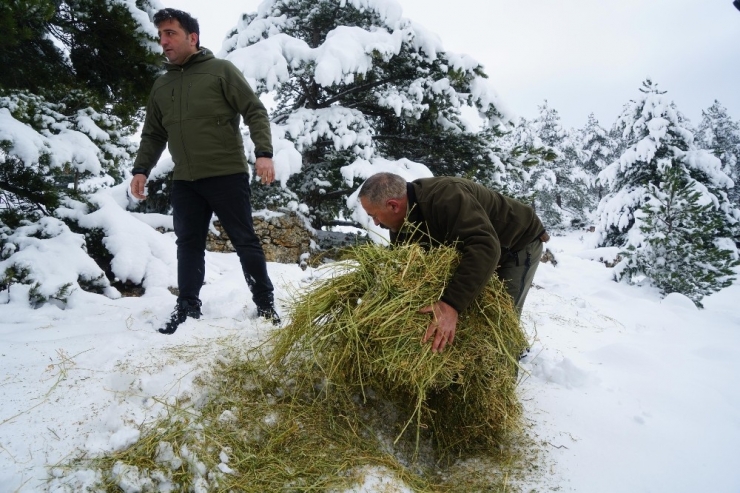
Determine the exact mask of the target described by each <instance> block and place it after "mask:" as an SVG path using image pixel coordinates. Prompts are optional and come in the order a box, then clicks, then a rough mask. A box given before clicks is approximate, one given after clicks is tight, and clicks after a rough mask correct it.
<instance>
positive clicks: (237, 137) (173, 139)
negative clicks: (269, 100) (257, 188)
mask: <svg viewBox="0 0 740 493" xmlns="http://www.w3.org/2000/svg"><path fill="white" fill-rule="evenodd" d="M166 68H167V72H166V73H164V74H163V75H162V76H160V77H159V78H158V79H157V80H156V81H155V82H154V87H153V88H152V91H151V93H150V95H149V101H148V102H147V107H146V119H145V120H144V127H143V129H142V133H141V145H140V146H139V152H138V154H137V156H136V161H135V162H134V174H136V173H144V174H146V175H148V174H149V171H150V170H151V169H152V168H153V167H154V165H155V164H157V161H158V160H159V157H160V156H161V155H162V151H164V148H165V145H167V146H169V151H170V154H171V155H172V160H173V161H174V162H175V170H174V179H175V180H199V179H201V178H208V177H211V176H224V175H231V174H236V173H245V172H247V158H246V156H245V155H244V142H243V141H242V136H241V132H240V131H239V121H240V118H241V117H244V121H245V122H246V124H247V126H248V127H249V134H250V137H251V138H252V142H254V145H255V154H256V155H257V157H260V156H267V157H271V156H272V140H271V135H270V121H269V119H268V117H267V110H266V109H265V107H264V105H263V104H262V103H261V102H260V100H259V98H258V97H257V95H256V94H255V93H254V92H253V91H252V89H251V88H250V87H249V84H247V81H246V79H245V78H244V76H243V75H242V73H241V72H239V70H238V69H237V68H236V67H235V66H234V64H232V63H231V62H229V61H228V60H222V59H219V58H215V57H214V56H213V53H211V52H210V51H209V50H207V49H205V48H201V50H200V51H199V52H197V53H195V54H194V55H193V56H191V57H190V58H189V59H188V60H187V61H186V62H185V63H184V64H183V65H172V64H166Z"/></svg>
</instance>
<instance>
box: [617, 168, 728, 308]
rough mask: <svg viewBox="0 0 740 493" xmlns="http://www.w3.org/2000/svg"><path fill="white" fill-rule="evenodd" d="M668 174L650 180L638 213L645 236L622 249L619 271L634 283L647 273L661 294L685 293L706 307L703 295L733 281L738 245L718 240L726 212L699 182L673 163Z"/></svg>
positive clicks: (637, 223) (618, 272)
mask: <svg viewBox="0 0 740 493" xmlns="http://www.w3.org/2000/svg"><path fill="white" fill-rule="evenodd" d="M665 180H666V181H665V182H663V183H661V184H660V185H659V186H656V185H653V184H651V185H649V187H648V189H649V197H648V198H647V201H646V202H645V204H644V205H643V207H642V208H641V209H640V210H639V211H638V212H637V213H636V214H635V216H636V218H637V219H636V226H635V227H636V228H638V229H639V231H640V233H641V236H642V237H643V239H642V240H641V241H640V243H639V245H640V246H639V247H636V246H635V245H634V243H635V241H633V242H632V243H633V244H631V245H630V247H629V249H628V250H627V251H626V252H623V254H624V256H625V260H624V261H622V262H621V263H620V264H619V265H617V267H616V269H615V272H616V275H617V278H625V279H627V280H628V281H629V282H632V283H635V282H636V281H637V282H639V279H640V278H641V277H642V276H645V277H647V278H649V279H650V281H651V282H652V283H653V284H654V285H655V286H656V287H657V288H658V289H659V290H660V292H661V294H663V295H666V294H669V293H681V294H683V295H685V296H687V297H688V298H690V299H691V300H692V301H693V302H694V303H695V304H696V305H697V306H698V307H702V304H701V300H702V298H703V297H704V296H706V295H709V294H712V293H714V292H716V291H719V290H720V289H722V288H726V287H728V286H730V285H731V284H732V283H733V281H734V280H735V271H734V269H733V268H734V267H736V266H738V265H740V260H737V255H736V253H735V251H734V248H727V245H726V244H725V245H723V244H722V242H720V241H718V240H717V238H716V236H715V235H716V233H717V231H719V230H721V229H722V228H723V225H722V215H721V214H717V212H716V208H715V205H714V204H713V203H712V202H711V201H710V202H708V201H705V200H702V197H703V195H704V194H703V193H702V191H700V190H699V187H698V184H697V183H695V182H686V180H685V177H684V176H683V174H682V172H681V170H680V169H677V168H670V169H668V170H667V172H666V174H665Z"/></svg>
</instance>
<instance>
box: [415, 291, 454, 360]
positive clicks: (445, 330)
mask: <svg viewBox="0 0 740 493" xmlns="http://www.w3.org/2000/svg"><path fill="white" fill-rule="evenodd" d="M419 313H431V314H432V315H433V316H434V319H433V320H432V322H431V323H430V324H429V327H428V328H427V332H426V334H424V338H423V339H422V340H421V342H422V343H424V342H427V341H428V340H429V338H430V337H432V335H433V336H434V340H433V341H432V352H433V353H438V352H439V353H441V352H442V351H443V350H444V348H445V346H447V344H452V341H454V340H455V330H456V329H457V310H455V309H454V308H452V307H451V306H450V305H448V304H447V303H445V302H444V301H442V300H440V301H438V302H436V303H435V304H433V305H429V306H425V307H424V308H422V309H421V310H419Z"/></svg>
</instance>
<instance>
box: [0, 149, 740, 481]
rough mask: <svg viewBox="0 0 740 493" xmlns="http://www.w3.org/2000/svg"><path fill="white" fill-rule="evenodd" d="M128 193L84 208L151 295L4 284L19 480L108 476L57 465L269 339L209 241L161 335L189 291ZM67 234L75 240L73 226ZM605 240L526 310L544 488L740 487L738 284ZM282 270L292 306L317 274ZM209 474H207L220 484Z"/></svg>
mask: <svg viewBox="0 0 740 493" xmlns="http://www.w3.org/2000/svg"><path fill="white" fill-rule="evenodd" d="M407 164H409V163H407ZM355 168H356V169H354V170H353V171H352V172H351V173H350V175H352V176H356V177H364V176H367V175H368V174H370V173H372V172H375V171H376V170H380V169H393V168H392V163H390V162H382V161H377V162H373V163H370V162H367V163H365V165H364V166H362V165H360V164H357V165H356V167H355ZM396 169H397V170H398V169H400V168H398V166H397V167H396ZM403 169H404V173H406V174H407V175H408V176H409V178H412V177H414V176H416V175H417V174H418V175H423V174H424V171H423V170H422V169H416V168H414V167H413V166H411V165H409V166H407V167H405V168H403ZM347 171H348V170H347ZM348 172H349V171H348ZM257 186H258V185H257ZM120 193H121V191H120V190H119V189H116V188H114V189H112V190H108V191H107V192H99V194H97V195H96V196H95V197H96V201H97V204H98V205H99V208H98V209H97V211H96V212H93V213H92V214H89V215H87V216H84V215H81V217H82V218H83V219H86V220H87V221H90V223H91V224H95V225H97V226H98V227H102V228H106V229H107V230H108V231H110V232H111V233H113V234H112V235H111V236H110V245H111V248H113V249H116V251H117V256H118V255H121V256H122V258H127V259H129V260H127V261H126V262H127V263H128V265H125V266H117V267H116V270H117V271H118V272H119V275H120V276H123V275H124V274H126V275H128V276H129V278H132V279H133V278H136V279H139V278H141V277H143V278H144V279H145V282H146V283H147V286H150V287H149V288H148V289H147V291H146V294H144V295H143V296H142V297H140V298H133V297H121V298H118V299H111V298H108V297H104V296H102V295H96V294H91V293H85V292H82V291H80V290H79V289H78V290H76V291H75V292H73V293H72V294H71V295H70V300H69V303H68V304H67V305H66V306H64V305H61V304H51V303H47V304H45V305H42V306H41V307H39V308H37V309H33V308H31V307H30V306H29V305H28V303H27V302H26V300H25V298H24V296H21V295H22V294H23V293H22V288H23V286H19V285H13V286H11V288H10V290H9V291H8V290H5V291H3V292H0V321H1V322H0V340H2V350H0V358H1V359H0V361H2V368H3V377H2V392H3V401H2V402H3V404H2V407H1V408H0V409H1V410H2V411H1V414H0V437H2V438H0V445H1V446H0V489H1V490H3V491H20V492H34V491H44V490H50V491H74V490H75V489H76V488H77V487H79V485H82V484H85V483H86V482H87V483H89V482H90V481H91V480H92V479H94V478H95V477H96V475H95V473H94V472H93V471H79V472H77V473H74V474H73V475H71V476H69V475H67V473H65V472H64V471H63V470H62V469H60V468H59V467H56V466H59V465H60V464H62V463H64V461H66V460H69V459H71V458H73V457H76V456H77V455H79V454H80V453H86V454H91V455H94V454H100V453H107V452H111V451H114V450H120V449H121V448H124V447H126V446H128V445H130V444H131V443H133V442H135V440H136V439H137V438H138V436H139V431H138V430H139V425H140V424H141V423H144V422H150V421H151V420H153V419H155V418H156V417H157V416H161V415H162V414H163V413H164V412H165V411H166V406H167V405H171V404H174V403H175V402H176V401H178V400H189V401H191V402H197V401H199V400H201V399H204V398H207V397H206V396H204V395H201V394H200V391H199V388H198V387H197V385H196V384H195V380H196V378H197V377H198V376H199V375H201V374H202V372H203V371H204V368H206V367H207V364H208V363H209V362H210V361H213V360H214V359H215V358H219V357H220V355H221V354H222V353H223V350H224V348H225V347H227V346H228V345H231V344H246V345H252V344H256V343H257V342H258V341H260V340H261V338H263V337H264V336H265V335H266V334H267V332H268V330H270V327H271V326H269V325H268V324H266V323H264V322H262V321H260V320H259V319H255V318H254V316H255V308H254V306H253V304H252V302H251V301H250V297H249V296H248V291H247V289H246V284H245V282H244V279H243V277H242V274H241V269H240V268H239V262H238V259H237V258H236V256H235V254H218V253H211V252H209V253H207V255H206V264H207V267H206V284H205V286H204V287H203V291H202V299H203V302H204V303H203V317H202V318H201V319H200V320H188V321H187V322H186V323H185V324H184V325H182V326H181V328H180V329H179V330H178V331H177V332H176V333H175V334H174V335H173V336H163V335H161V334H159V333H157V332H156V328H157V327H158V326H159V325H160V324H162V323H163V321H164V320H165V319H166V318H167V316H168V314H169V312H170V310H171V308H172V307H173V306H174V302H175V297H174V296H173V295H172V294H171V293H170V292H169V291H168V290H167V289H166V286H168V285H172V284H173V283H174V279H175V277H174V276H175V262H174V257H175V245H174V239H173V238H172V236H171V234H161V233H158V232H156V231H154V229H153V225H149V224H145V223H144V222H142V221H141V215H132V214H128V213H125V212H124V211H123V209H122V208H121V207H122V206H121V204H120V201H121V199H120V197H115V196H116V194H120ZM117 208H118V209H120V213H119V212H115V210H116V209H117ZM78 213H79V214H82V213H81V212H80V211H78ZM98 213H100V214H98ZM153 222H154V223H155V224H156V223H158V222H159V221H158V220H156V219H154V221H153ZM49 228H50V229H51V225H50V226H49ZM60 228H61V227H60ZM123 232H127V233H128V234H127V235H124V234H123ZM54 233H55V234H56V233H58V234H60V235H65V234H67V235H69V234H71V233H68V232H65V231H63V228H61V229H57V231H54ZM119 233H120V234H121V236H120V237H119V236H117V234H119ZM593 234H594V233H587V232H572V233H568V234H565V235H563V236H556V237H554V238H553V239H552V240H551V242H550V243H549V244H548V245H547V247H548V248H549V249H550V250H551V251H552V252H553V253H554V254H555V257H556V259H557V265H556V266H554V265H553V264H552V263H544V264H541V266H540V268H539V270H538V271H537V275H536V277H535V280H534V284H535V287H534V288H533V289H532V290H531V291H530V295H529V298H528V300H527V303H526V305H525V309H524V315H523V322H524V324H525V327H526V328H527V330H528V332H529V333H530V334H531V336H532V338H533V340H534V342H533V344H532V349H531V352H530V355H529V356H528V357H527V358H526V359H525V360H524V363H523V366H524V369H525V371H526V374H525V377H524V378H523V380H522V382H521V384H520V387H519V392H520V397H521V401H522V403H523V405H524V408H525V418H526V420H527V422H528V423H529V425H530V430H531V432H532V433H534V434H535V435H536V436H537V440H538V442H539V443H542V444H543V447H544V452H545V454H544V460H545V461H546V463H547V464H548V467H547V468H545V469H544V470H543V472H542V474H539V475H533V476H531V477H530V479H529V481H530V483H531V484H529V486H530V487H531V488H533V489H535V490H536V491H545V490H552V489H556V488H557V489H558V491H575V492H594V491H598V492H605V493H609V492H624V491H671V492H690V491H691V492H693V491H708V490H711V491H712V492H717V493H724V492H727V493H730V492H736V491H738V490H740V471H738V469H737V467H736V452H737V443H740V387H738V386H737V385H736V383H737V382H736V381H735V380H736V377H737V375H738V374H739V372H740V349H739V348H740V330H738V328H740V313H739V312H738V311H737V307H736V305H737V299H738V297H739V296H740V285H738V284H735V285H733V286H731V287H730V288H727V289H725V290H723V291H721V292H719V293H716V294H714V295H712V296H708V297H707V298H705V299H704V305H705V307H706V308H705V309H703V310H698V309H696V308H695V307H694V306H693V304H692V303H691V302H690V300H688V299H687V298H685V297H683V296H681V295H676V294H673V295H669V296H668V297H666V298H665V299H662V300H661V298H660V296H659V294H658V293H657V291H655V290H652V289H651V288H648V287H635V286H629V285H626V284H624V283H615V282H613V281H612V269H609V268H607V267H605V266H604V264H603V263H602V260H612V259H613V257H614V253H615V249H614V248H603V249H593V248H590V246H589V245H590V244H591V242H590V241H589V236H591V235H593ZM155 238H158V239H156V240H155ZM75 248H79V247H68V248H66V249H58V250H55V251H53V252H51V256H52V257H53V261H54V262H56V264H57V265H58V266H59V267H60V268H61V267H62V266H69V267H74V266H75V265H76V264H77V262H79V258H78V256H76V254H75ZM22 251H25V252H26V255H27V256H28V257H29V261H31V262H49V261H50V259H49V256H48V254H46V253H44V252H42V251H41V250H39V249H38V248H27V249H25V250H22ZM157 256H159V257H157ZM155 262H159V263H158V265H157V266H154V265H150V264H151V263H155ZM142 270H144V271H145V272H146V274H142ZM268 270H269V272H270V276H271V278H272V279H273V282H274V284H275V285H276V289H277V291H276V294H277V298H278V299H279V300H282V301H281V303H280V304H279V312H280V314H281V315H282V316H283V317H285V316H286V315H287V314H288V313H289V307H288V306H285V304H284V303H285V300H286V299H287V293H288V292H289V291H290V290H292V289H295V288H296V287H297V286H299V285H302V284H303V282H304V280H305V279H306V278H308V276H311V275H312V270H311V269H310V268H309V269H308V270H307V271H305V272H304V271H302V270H301V269H300V267H299V266H298V265H286V264H276V263H269V264H268ZM221 419H223V420H228V419H230V417H229V416H228V415H223V416H221ZM179 453H180V455H181V457H183V459H185V460H187V461H189V462H190V463H191V464H192V467H193V470H200V469H202V468H203V466H202V463H201V462H200V461H199V460H198V458H197V457H195V456H193V455H192V453H191V452H189V451H182V450H181V451H179ZM175 459H176V455H175V453H174V450H173V449H172V446H171V445H169V448H168V444H160V449H159V452H158V460H160V461H161V462H163V463H168V462H170V461H173V460H175ZM227 462H228V455H224V457H222V464H220V465H219V469H220V471H221V472H222V473H228V472H229V471H230V470H231V467H230V466H229V465H227ZM116 473H117V474H118V477H119V479H120V484H121V486H122V487H123V488H124V489H126V490H129V491H137V488H141V487H143V485H144V482H145V481H146V480H147V478H145V477H143V476H141V475H140V474H139V473H138V471H136V470H133V469H132V468H131V467H127V466H124V465H123V464H121V465H119V466H118V467H117V468H116ZM366 478H367V479H366V483H365V485H359V486H358V488H359V489H356V490H354V491H373V489H375V488H377V487H380V485H385V484H387V482H388V481H389V478H388V477H387V476H385V475H384V474H383V472H382V471H376V472H372V471H370V473H369V474H368V475H367V476H366ZM64 485H66V486H64ZM75 485H76V486H75ZM199 485H200V486H199V487H203V488H205V487H206V486H207V485H206V483H205V480H203V481H201V482H200V483H199ZM397 486H398V487H399V488H401V489H402V488H406V486H405V485H397Z"/></svg>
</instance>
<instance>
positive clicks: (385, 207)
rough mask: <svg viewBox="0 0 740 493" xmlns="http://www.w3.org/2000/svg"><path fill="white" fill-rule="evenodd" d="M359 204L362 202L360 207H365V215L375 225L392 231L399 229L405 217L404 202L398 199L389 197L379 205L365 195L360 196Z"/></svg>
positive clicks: (395, 231)
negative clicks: (389, 198)
mask: <svg viewBox="0 0 740 493" xmlns="http://www.w3.org/2000/svg"><path fill="white" fill-rule="evenodd" d="M360 204H362V208H363V209H365V212H367V215H368V216H370V217H371V218H372V219H373V223H375V225H376V226H381V227H383V228H386V229H390V230H391V231H393V232H394V233H397V232H398V231H399V230H400V229H401V226H403V222H404V220H405V219H406V207H405V204H402V203H401V202H399V201H398V200H393V199H391V200H388V201H386V203H385V204H382V205H379V204H374V203H372V202H370V201H369V200H367V198H366V197H362V198H361V199H360Z"/></svg>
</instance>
